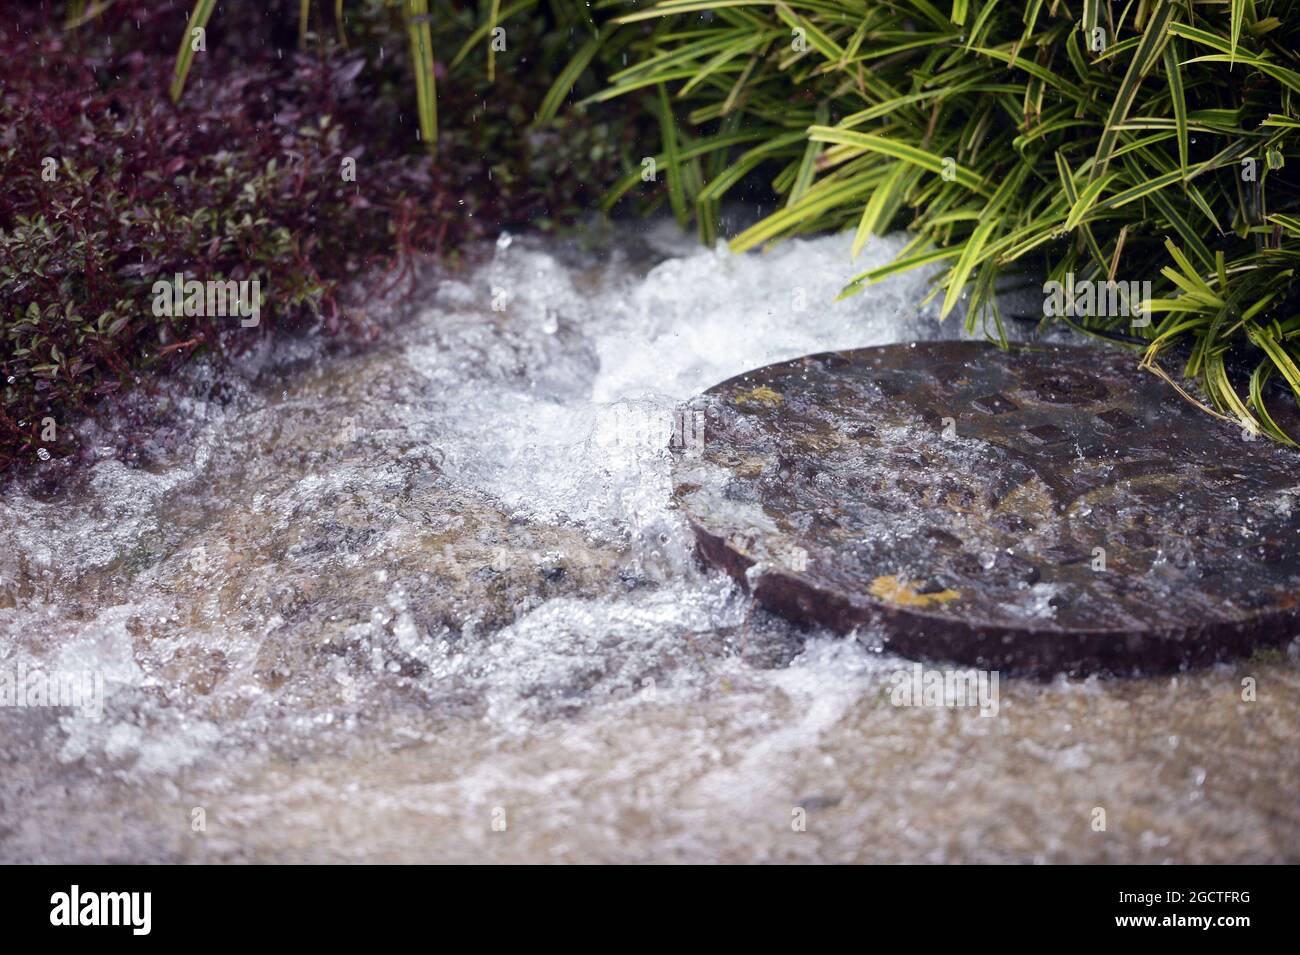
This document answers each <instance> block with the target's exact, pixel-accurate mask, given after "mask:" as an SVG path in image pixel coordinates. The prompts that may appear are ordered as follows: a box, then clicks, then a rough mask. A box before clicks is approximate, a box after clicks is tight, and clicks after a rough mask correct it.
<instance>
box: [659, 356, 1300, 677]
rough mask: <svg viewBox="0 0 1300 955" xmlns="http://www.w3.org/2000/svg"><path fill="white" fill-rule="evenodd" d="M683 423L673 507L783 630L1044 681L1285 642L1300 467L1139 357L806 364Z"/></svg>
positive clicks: (1295, 562)
mask: <svg viewBox="0 0 1300 955" xmlns="http://www.w3.org/2000/svg"><path fill="white" fill-rule="evenodd" d="M682 419H683V422H685V424H684V426H682V427H680V428H679V431H678V433H677V435H676V437H675V440H674V452H675V454H674V485H675V487H674V496H675V498H676V499H677V501H678V503H679V505H680V506H681V507H682V509H683V510H684V511H685V513H686V515H687V517H688V519H689V520H690V522H691V524H692V526H693V528H694V530H695V534H696V537H697V539H698V541H699V545H700V550H701V552H702V554H703V555H704V557H705V558H706V559H707V560H709V561H710V562H712V563H713V564H716V565H718V566H720V567H722V568H725V569H726V570H727V571H728V572H729V573H730V574H731V575H732V576H734V577H735V578H736V579H737V580H739V581H740V582H741V583H742V584H743V585H744V586H746V587H748V588H749V589H751V590H752V591H753V592H754V594H755V596H756V597H757V598H758V599H759V601H760V602H761V603H763V604H764V605H765V606H767V607H768V608H770V609H772V610H775V611H776V612H778V613H780V614H782V615H784V616H787V617H790V618H792V619H794V620H797V621H799V622H803V623H808V624H817V625H822V626H827V627H830V628H832V629H835V630H838V631H841V632H849V631H851V630H853V629H855V628H859V627H863V628H864V630H863V631H862V632H864V633H865V632H868V631H869V632H870V633H871V634H872V639H873V640H877V639H878V640H882V641H883V643H884V645H885V646H886V647H888V648H889V649H892V650H895V651H897V652H900V653H903V654H904V655H908V656H915V657H921V658H926V659H936V660H950V661H955V662H960V663H963V664H968V665H977V666H982V667H987V668H998V669H1008V670H1012V671H1018V672H1031V673H1043V674H1045V673H1054V672H1062V671H1069V672H1132V671H1135V670H1155V669H1168V668H1173V667H1178V666H1183V665H1194V664H1202V663H1207V662H1210V661H1213V660H1218V659H1223V658H1226V657H1229V656H1233V655H1237V654H1242V653H1248V652H1250V650H1251V649H1252V648H1253V647H1255V646H1257V645H1261V644H1277V643H1281V642H1284V641H1286V640H1288V639H1290V638H1291V637H1293V636H1295V635H1296V633H1297V632H1298V631H1300V607H1298V604H1300V468H1298V467H1297V465H1298V464H1300V455H1297V454H1296V453H1294V452H1292V451H1290V450H1287V449H1284V448H1281V447H1279V446H1276V445H1274V444H1272V443H1270V442H1268V441H1266V440H1265V439H1263V438H1260V439H1258V440H1246V436H1244V435H1243V433H1242V432H1241V431H1240V430H1239V429H1237V428H1235V427H1233V426H1231V425H1227V424H1224V423H1223V422H1219V421H1215V420H1213V419H1211V418H1210V417H1208V416H1207V415H1205V414H1204V413H1203V412H1201V411H1198V410H1196V409H1195V408H1192V407H1191V406H1190V405H1188V404H1187V403H1186V402H1185V401H1183V400H1181V399H1179V398H1178V397H1177V395H1175V394H1173V393H1172V391H1171V389H1169V388H1168V386H1166V385H1164V384H1162V383H1161V382H1159V381H1158V380H1157V379H1155V378H1154V377H1153V376H1151V375H1149V374H1147V373H1145V372H1142V371H1140V370H1138V369H1136V368H1135V367H1134V359H1133V356H1132V355H1129V354H1125V353H1122V352H1119V351H1117V350H1102V349H1090V348H1077V347H1075V348H1067V347H1046V346H1033V347H1030V346H1023V347H1016V348H1012V349H1011V350H1010V351H1001V350H999V349H997V348H994V347H992V346H989V345H985V344H982V343H978V342H928V343H918V344H912V345H891V346H887V347H881V348H864V349H860V350H857V351H848V352H835V353H828V354H822V355H811V356H808V357H806V358H800V359H797V360H795V361H790V362H783V363H781V364H776V365H770V366H768V367H766V368H761V369H758V370H757V371H753V372H750V373H748V374H745V375H740V376H738V377H736V378H733V379H731V380H729V381H726V382H723V383H722V384H720V385H718V386H716V387H714V388H711V389H710V390H709V391H708V392H706V393H705V395H704V396H703V397H702V398H700V399H697V401H696V402H693V403H692V404H691V406H690V407H689V408H687V409H685V410H684V412H683V415H682ZM882 634H883V636H882Z"/></svg>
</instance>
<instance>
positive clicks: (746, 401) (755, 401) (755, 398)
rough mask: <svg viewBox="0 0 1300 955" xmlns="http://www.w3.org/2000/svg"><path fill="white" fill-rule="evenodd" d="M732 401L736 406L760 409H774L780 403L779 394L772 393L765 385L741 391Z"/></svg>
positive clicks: (777, 392)
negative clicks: (754, 406)
mask: <svg viewBox="0 0 1300 955" xmlns="http://www.w3.org/2000/svg"><path fill="white" fill-rule="evenodd" d="M732 401H734V402H735V403H736V404H738V405H746V406H753V405H756V406H758V407H761V408H775V407H776V406H777V405H779V404H780V403H781V392H779V391H773V390H772V389H771V388H768V387H767V386H765V385H759V386H758V387H757V388H751V389H750V390H749V391H742V392H741V393H740V394H738V395H736V396H735V397H734V398H733V399H732Z"/></svg>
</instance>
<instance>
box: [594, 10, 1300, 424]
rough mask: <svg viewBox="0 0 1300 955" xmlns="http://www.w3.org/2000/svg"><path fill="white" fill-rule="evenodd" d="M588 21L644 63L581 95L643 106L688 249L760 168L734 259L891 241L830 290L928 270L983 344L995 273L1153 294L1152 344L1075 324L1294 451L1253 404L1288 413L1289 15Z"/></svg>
mask: <svg viewBox="0 0 1300 955" xmlns="http://www.w3.org/2000/svg"><path fill="white" fill-rule="evenodd" d="M597 6H598V9H600V10H603V11H605V12H606V13H608V14H613V15H615V20H614V22H615V24H616V25H618V26H619V29H621V30H625V31H633V32H634V34H635V41H634V49H635V50H636V52H637V53H638V57H637V59H636V60H635V61H634V62H630V63H629V65H628V66H627V67H626V68H624V69H621V70H620V71H619V72H617V73H616V74H614V76H613V77H612V78H611V82H610V85H609V87H608V89H606V90H605V91H603V92H601V93H599V94H598V95H596V96H594V97H592V100H593V101H601V100H607V99H612V98H614V97H620V96H626V95H629V94H647V93H649V94H653V95H646V96H645V102H646V104H647V105H646V109H647V110H648V111H653V112H654V113H655V115H656V116H657V118H658V121H659V124H660V127H661V129H662V130H663V137H662V149H661V152H660V154H659V155H658V156H656V157H655V158H656V160H657V162H658V163H659V164H660V165H661V166H664V165H666V166H667V177H666V178H667V188H668V193H669V196H670V198H671V200H672V201H671V206H672V208H673V211H674V212H675V213H676V214H677V215H678V217H679V218H680V219H682V220H683V221H685V220H687V219H688V218H691V217H693V218H695V219H696V220H697V221H698V223H699V226H700V233H701V235H702V236H704V237H706V238H707V237H708V236H710V235H711V234H713V232H714V231H715V229H716V227H717V216H718V203H719V201H720V200H721V199H722V198H723V197H724V196H725V195H726V194H727V193H728V191H729V190H731V189H733V188H734V187H735V186H736V185H737V184H739V183H740V182H742V181H744V180H745V177H746V176H747V175H750V174H752V173H754V172H755V171H761V170H771V171H772V177H771V186H772V188H773V189H774V190H775V191H776V192H777V193H778V194H780V195H781V196H782V197H783V198H784V204H783V205H782V207H781V208H779V209H778V210H777V211H776V212H774V213H772V214H771V215H769V216H767V217H766V218H765V219H763V220H762V221H761V222H758V223H757V224H755V225H753V226H752V227H750V228H748V229H746V230H745V231H744V232H742V233H741V234H739V235H737V236H735V237H734V238H733V239H732V240H731V246H732V248H733V249H735V250H737V251H739V250H745V249H751V248H754V247H757V246H762V245H764V244H765V243H768V242H771V241H774V240H777V239H781V238H784V237H789V236H793V235H798V234H801V233H808V232H819V231H825V230H837V229H844V228H851V229H854V230H855V237H854V242H853V252H854V255H855V256H856V254H857V252H858V251H859V250H860V249H861V247H862V245H863V243H864V242H865V241H866V239H867V238H868V237H869V236H871V235H873V234H879V233H882V232H885V231H887V230H889V229H895V228H898V227H900V226H902V227H906V228H907V229H909V230H910V232H911V234H912V236H913V238H912V240H911V242H910V243H909V244H908V246H907V247H906V248H905V250H904V251H903V252H902V253H901V254H900V256H899V258H898V260H897V261H895V262H894V263H892V264H890V265H888V266H885V267H883V268H880V269H874V270H871V271H867V272H863V273H861V274H859V275H855V276H852V277H851V278H849V279H848V282H847V285H846V287H845V292H844V294H845V295H852V294H855V293H857V292H859V291H861V290H862V289H863V288H864V287H866V286H868V285H870V284H871V283H873V282H877V281H879V280H881V279H883V278H884V277H886V276H888V275H890V274H893V273H895V272H897V271H901V270H903V269H908V268H916V267H922V266H938V268H939V269H940V271H939V274H938V278H937V280H936V285H935V289H934V294H935V295H936V296H942V306H941V312H942V314H943V315H944V316H947V315H948V314H950V313H952V312H954V311H955V310H958V309H959V307H960V306H962V305H964V306H965V309H964V310H965V315H966V321H967V323H968V325H969V327H970V328H971V329H972V330H974V329H977V328H981V327H982V328H984V329H985V330H986V332H987V333H988V334H990V336H991V337H994V338H995V339H999V340H1003V339H1004V338H1005V336H1004V330H1003V316H1002V314H1001V312H1000V311H999V307H998V301H997V298H996V296H995V294H994V291H995V287H996V285H997V282H998V279H999V277H1000V276H1001V275H1002V274H1003V273H1006V272H1009V271H1014V270H1025V271H1030V272H1037V273H1039V274H1041V275H1044V276H1045V277H1047V278H1049V279H1061V278H1062V277H1063V276H1064V275H1065V274H1066V273H1073V274H1074V275H1075V276H1076V278H1077V279H1081V280H1082V279H1089V280H1094V281H1102V280H1106V279H1118V280H1139V281H1140V280H1150V281H1152V283H1153V288H1154V295H1153V300H1152V301H1151V302H1150V309H1151V313H1152V320H1151V322H1150V324H1149V326H1147V327H1145V328H1135V327H1131V326H1130V319H1128V318H1118V319H1116V318H1085V319H1074V320H1072V321H1073V323H1076V324H1078V325H1079V326H1080V327H1081V328H1082V329H1084V330H1085V331H1088V332H1091V333H1094V334H1101V335H1104V336H1107V337H1111V338H1115V339H1118V340H1121V341H1125V342H1128V343H1130V344H1133V345H1135V346H1139V347H1141V348H1143V349H1144V356H1143V362H1144V363H1145V364H1146V365H1147V366H1148V367H1150V368H1151V369H1152V370H1155V371H1157V372H1163V369H1161V367H1160V359H1161V357H1162V356H1168V355H1172V354H1178V355H1179V356H1180V357H1181V360H1182V361H1183V364H1184V367H1183V371H1184V372H1185V373H1186V374H1187V375H1189V376H1193V377H1198V378H1199V379H1200V381H1201V383H1202V384H1203V386H1204V388H1205V391H1206V392H1207V393H1208V395H1209V397H1210V399H1211V401H1212V403H1213V404H1214V406H1215V409H1216V411H1217V413H1219V414H1222V415H1225V416H1227V417H1230V418H1233V419H1235V420H1237V421H1239V422H1240V423H1241V424H1242V426H1243V427H1246V428H1248V429H1250V430H1251V431H1257V432H1264V433H1267V434H1269V435H1271V436H1272V437H1274V438H1277V439H1279V440H1282V441H1287V442H1290V438H1289V437H1288V436H1287V435H1286V434H1284V433H1283V431H1282V430H1281V429H1280V428H1279V427H1278V426H1277V425H1276V424H1275V423H1274V421H1273V417H1272V415H1270V413H1269V410H1268V407H1267V404H1266V402H1267V401H1268V400H1271V401H1274V402H1277V401H1279V400H1288V399H1287V397H1286V393H1285V392H1281V394H1282V396H1283V397H1282V398H1281V399H1279V391H1278V390H1277V389H1270V388H1269V387H1267V386H1268V383H1269V380H1270V378H1273V377H1274V376H1280V378H1281V379H1282V380H1284V381H1285V382H1286V384H1287V385H1288V386H1289V391H1290V395H1291V396H1292V397H1294V396H1300V368H1298V367H1297V366H1298V363H1300V343H1298V341H1297V339H1298V337H1300V301H1298V296H1297V289H1296V285H1295V283H1294V281H1293V279H1294V269H1295V267H1296V262H1297V258H1298V257H1300V210H1298V209H1297V204H1298V203H1297V193H1298V189H1297V180H1298V177H1297V169H1298V168H1300V149H1298V148H1297V146H1298V144H1300V138H1298V137H1300V107H1298V105H1297V96H1298V95H1300V54H1298V52H1297V51H1300V2H1296V0H1279V2H1250V0H1219V2H1206V3H1200V2H1177V3H1169V2H1156V0H1143V2H1129V3H1100V2H1095V0H1092V2H1083V3H1079V2H1074V3H1067V2H1064V0H1057V2H1054V3H1046V2H1044V0H1032V2H1029V3H1026V4H1008V3H996V2H969V3H967V2H954V3H951V4H939V3H931V2H927V0H895V2H887V3H886V2H875V0H726V2H725V3H719V2H704V0H663V2H659V3H655V4H653V5H649V6H647V5H644V4H632V5H629V4H628V3H623V2H609V0H607V2H605V3H603V4H598V5H597ZM629 7H631V9H629ZM1243 160H1252V161H1253V164H1254V171H1255V178H1254V180H1253V181H1248V180H1245V179H1243V165H1242V163H1243ZM638 176H639V171H638V170H633V171H631V172H630V173H629V175H628V177H627V178H625V179H624V180H623V181H622V182H621V183H620V184H619V185H618V186H617V187H616V188H615V189H614V190H613V191H612V192H611V195H610V198H609V204H612V203H613V202H616V201H617V200H618V199H619V198H620V197H621V196H622V195H623V194H625V193H626V192H628V191H630V190H631V189H632V188H633V187H634V186H635V185H636V183H637V182H638ZM1230 353H1231V354H1232V355H1233V356H1239V355H1244V356H1246V357H1248V358H1249V360H1250V361H1251V362H1252V363H1253V371H1251V370H1248V371H1247V372H1245V373H1236V375H1235V377H1234V374H1233V373H1231V372H1230V371H1229V367H1230V365H1231V367H1233V368H1236V367H1237V365H1236V364H1234V363H1231V362H1229V360H1228V359H1229V355H1230Z"/></svg>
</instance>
